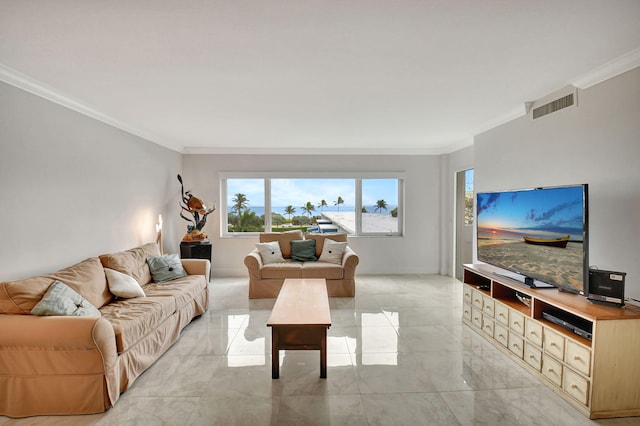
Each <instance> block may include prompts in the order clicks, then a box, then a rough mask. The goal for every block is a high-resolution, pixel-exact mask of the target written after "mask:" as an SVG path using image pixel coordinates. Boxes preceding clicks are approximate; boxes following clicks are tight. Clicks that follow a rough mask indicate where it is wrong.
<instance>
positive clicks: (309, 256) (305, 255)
mask: <svg viewBox="0 0 640 426" xmlns="http://www.w3.org/2000/svg"><path fill="white" fill-rule="evenodd" d="M291 258H292V259H293V260H298V261H301V262H306V261H309V260H318V258H317V257H316V240H293V241H291Z"/></svg>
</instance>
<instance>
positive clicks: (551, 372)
mask: <svg viewBox="0 0 640 426" xmlns="http://www.w3.org/2000/svg"><path fill="white" fill-rule="evenodd" d="M542 375H543V376H544V377H546V378H547V379H549V380H551V381H552V382H553V384H554V385H556V386H558V387H561V386H562V364H560V362H558V361H556V360H555V359H553V358H551V357H550V356H549V355H547V354H542Z"/></svg>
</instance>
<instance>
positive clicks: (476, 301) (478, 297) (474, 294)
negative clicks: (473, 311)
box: [471, 290, 484, 309]
mask: <svg viewBox="0 0 640 426" xmlns="http://www.w3.org/2000/svg"><path fill="white" fill-rule="evenodd" d="M482 296H484V294H482V293H480V292H479V291H476V290H471V304H472V305H473V306H475V307H476V308H480V309H482V303H483V300H484V298H483V297H482Z"/></svg>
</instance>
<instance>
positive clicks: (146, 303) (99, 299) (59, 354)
mask: <svg viewBox="0 0 640 426" xmlns="http://www.w3.org/2000/svg"><path fill="white" fill-rule="evenodd" d="M154 256H160V252H159V250H158V247H157V245H156V244H146V245H143V246H141V247H137V248H134V249H131V250H127V251H124V252H119V253H113V254H106V255H102V256H100V257H92V258H89V259H86V260H84V261H82V262H80V263H78V264H76V265H73V266H71V267H68V268H66V269H62V270H60V271H57V272H54V273H52V274H48V275H42V276H38V277H33V278H28V279H24V280H20V281H12V282H1V283H0V415H6V416H10V417H26V416H33V415H57V414H91V413H100V412H103V411H105V410H106V409H108V408H109V407H111V406H113V405H114V404H115V403H116V401H118V398H119V396H120V394H121V393H122V392H124V391H125V390H126V389H128V388H129V387H130V386H131V385H132V384H133V382H134V381H135V380H136V378H137V377H138V376H140V374H142V372H143V371H144V370H145V369H147V368H148V367H149V366H150V365H151V364H153V363H154V362H155V361H156V360H157V359H158V358H159V357H160V356H161V355H162V354H163V353H164V352H165V351H166V350H167V349H169V347H171V345H173V343H175V342H176V341H177V340H178V338H179V337H180V331H181V330H182V329H183V328H184V327H185V326H186V325H187V324H188V323H189V322H190V321H191V320H192V319H193V318H194V317H196V316H198V315H201V314H203V313H204V312H205V311H206V310H207V309H208V306H209V291H208V278H206V277H208V276H209V270H210V264H209V261H208V260H202V259H183V260H182V261H181V262H182V265H183V268H184V270H185V272H186V273H187V274H188V275H187V276H184V277H181V278H177V279H175V280H172V281H168V282H164V283H154V282H152V277H151V273H150V270H149V267H148V265H147V262H146V259H147V257H154ZM104 268H109V269H112V270H116V271H119V272H121V273H124V274H126V275H129V276H131V277H133V278H135V280H136V281H137V282H138V283H139V284H140V285H141V286H142V289H143V290H144V293H145V295H146V296H145V297H135V298H130V299H120V298H116V297H114V296H113V294H112V293H111V292H110V291H109V286H108V283H107V279H106V276H105V269H104ZM55 280H58V281H60V282H62V283H64V284H66V285H67V286H68V287H70V288H72V289H73V290H75V291H76V292H77V293H80V295H82V296H83V297H84V298H85V299H86V300H88V301H89V302H90V303H91V304H92V305H93V306H95V307H97V308H99V311H100V314H101V317H86V316H36V315H31V310H32V309H33V308H34V306H35V305H36V304H37V303H38V302H39V301H40V300H41V299H42V297H43V295H44V294H45V292H46V291H47V289H48V287H49V286H50V285H51V283H52V282H53V281H55Z"/></svg>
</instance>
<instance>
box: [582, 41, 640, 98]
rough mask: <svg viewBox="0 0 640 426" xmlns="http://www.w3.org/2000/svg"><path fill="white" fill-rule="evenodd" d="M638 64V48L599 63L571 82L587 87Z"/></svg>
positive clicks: (639, 56)
mask: <svg viewBox="0 0 640 426" xmlns="http://www.w3.org/2000/svg"><path fill="white" fill-rule="evenodd" d="M638 66H640V48H637V49H634V50H632V51H630V52H627V53H625V54H624V55H622V56H618V57H617V58H615V59H613V60H611V61H609V62H607V63H605V64H602V65H600V66H599V67H597V68H594V69H593V70H591V71H589V72H587V73H585V74H582V75H581V76H579V77H577V78H576V79H574V80H573V81H572V82H571V84H573V85H574V86H576V87H577V88H579V89H588V88H589V87H591V86H595V85H596V84H598V83H602V82H603V81H605V80H608V79H610V78H613V77H616V76H618V75H620V74H622V73H624V72H627V71H629V70H632V69H634V68H636V67H638Z"/></svg>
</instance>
